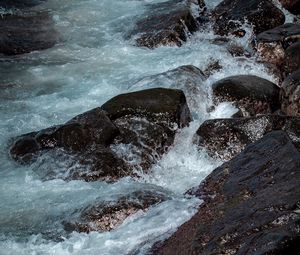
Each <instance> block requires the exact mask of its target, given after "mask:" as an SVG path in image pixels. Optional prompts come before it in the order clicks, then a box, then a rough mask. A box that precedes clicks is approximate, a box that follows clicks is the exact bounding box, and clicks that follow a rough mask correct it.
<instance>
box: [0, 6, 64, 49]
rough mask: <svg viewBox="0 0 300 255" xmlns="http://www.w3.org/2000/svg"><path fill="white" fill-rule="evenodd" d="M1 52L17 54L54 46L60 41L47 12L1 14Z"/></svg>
mask: <svg viewBox="0 0 300 255" xmlns="http://www.w3.org/2000/svg"><path fill="white" fill-rule="evenodd" d="M0 30H1V35H0V53H2V54H5V55H17V54H24V53H29V52H32V51H37V50H45V49H48V48H51V47H53V46H54V45H55V44H56V43H57V41H58V33H57V32H56V30H55V29H54V22H53V20H52V18H51V16H50V15H49V13H47V12H31V11H27V12H23V13H22V14H3V15H1V16H0Z"/></svg>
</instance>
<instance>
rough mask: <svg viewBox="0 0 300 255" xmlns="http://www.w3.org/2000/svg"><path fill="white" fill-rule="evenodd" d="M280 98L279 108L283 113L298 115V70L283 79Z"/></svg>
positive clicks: (299, 92)
mask: <svg viewBox="0 0 300 255" xmlns="http://www.w3.org/2000/svg"><path fill="white" fill-rule="evenodd" d="M280 99H281V110H282V111H283V112H284V113H285V114H287V115H291V116H298V117H300V70H298V71H296V72H294V73H293V74H292V75H290V76H288V77H287V78H286V79H285V80H284V81H283V83H282V87H281V90H280Z"/></svg>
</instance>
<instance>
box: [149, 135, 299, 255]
mask: <svg viewBox="0 0 300 255" xmlns="http://www.w3.org/2000/svg"><path fill="white" fill-rule="evenodd" d="M299 169H300V153H299V151H298V150H297V149H296V148H295V147H294V145H293V144H292V142H291V140H290V139H289V137H288V136H287V135H286V134H285V133H284V132H282V131H275V132H272V133H269V134H267V135H266V136H264V137H263V138H262V139H261V140H259V141H257V142H255V143H253V144H251V145H249V146H247V148H246V149H245V150H244V151H243V152H242V153H241V154H239V155H238V156H237V157H235V158H234V159H232V160H231V161H229V162H227V163H225V164H223V165H222V166H221V167H219V168H217V169H215V170H214V171H213V172H212V173H211V174H210V175H209V176H208V177H207V178H206V179H205V181H204V182H203V183H202V184H201V185H200V186H199V188H198V189H197V190H196V191H195V192H194V194H196V195H198V196H199V197H201V198H202V199H203V200H204V203H203V204H202V205H201V206H200V208H199V210H198V212H197V214H196V215H195V216H193V218H192V219H191V220H189V221H188V222H186V223H185V224H183V225H182V226H181V227H180V228H179V229H178V230H177V231H176V232H175V234H173V235H172V236H171V237H170V238H169V239H168V240H166V241H165V242H164V243H162V244H160V245H156V247H155V248H153V250H152V253H151V254H156V255H158V254H159V255H160V254H161V255H162V254H163V255H168V254H170V255H176V254H178V255H179V254H180V255H194V254H195V255H196V254H201V255H213V254H214V255H216V254H236V255H244V254H247V255H254V254H275V255H283V254H299V252H300V246H299V227H300V226H299V225H300V205H299V197H300V188H299V187H300V171H299Z"/></svg>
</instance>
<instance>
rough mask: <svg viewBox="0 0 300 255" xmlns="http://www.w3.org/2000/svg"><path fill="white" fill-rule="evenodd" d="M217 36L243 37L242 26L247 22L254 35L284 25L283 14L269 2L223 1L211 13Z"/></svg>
mask: <svg viewBox="0 0 300 255" xmlns="http://www.w3.org/2000/svg"><path fill="white" fill-rule="evenodd" d="M212 16H213V18H214V20H215V25H214V30H215V32H216V33H217V34H220V35H227V34H235V35H238V36H243V35H244V34H245V31H243V29H242V24H243V23H244V22H245V20H247V21H248V22H249V23H250V24H252V25H253V28H254V32H255V33H256V34H258V33H261V32H263V31H265V30H268V29H271V28H274V27H277V26H279V25H281V24H283V23H284V21H285V17H284V14H283V13H282V12H281V11H280V10H279V9H278V8H277V7H276V6H275V5H274V4H273V3H272V1H269V0H249V1H244V0H236V1H231V0H224V1H222V2H221V3H220V4H219V5H218V6H217V7H216V8H215V10H214V11H213V13H212Z"/></svg>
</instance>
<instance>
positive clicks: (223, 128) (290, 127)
mask: <svg viewBox="0 0 300 255" xmlns="http://www.w3.org/2000/svg"><path fill="white" fill-rule="evenodd" d="M273 130H284V131H286V132H287V134H288V135H289V136H290V138H291V139H292V141H293V142H294V143H295V145H296V146H297V147H298V148H300V118H295V117H288V116H280V115H265V116H264V115H262V116H259V117H251V118H234V119H213V120H207V121H205V122H204V123H203V124H202V125H201V126H200V127H199V129H198V130H197V133H196V134H197V137H198V142H199V145H200V146H204V147H205V148H206V149H207V151H208V152H209V154H210V155H211V156H213V157H216V158H220V159H222V160H230V159H232V158H233V157H235V156H236V155H237V154H238V153H240V152H241V151H242V150H243V149H244V148H245V147H246V146H247V145H248V144H250V143H252V142H255V141H257V140H258V139H260V138H262V137H263V136H264V135H265V134H266V133H268V132H271V131H273Z"/></svg>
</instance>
